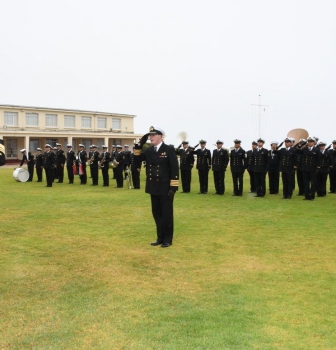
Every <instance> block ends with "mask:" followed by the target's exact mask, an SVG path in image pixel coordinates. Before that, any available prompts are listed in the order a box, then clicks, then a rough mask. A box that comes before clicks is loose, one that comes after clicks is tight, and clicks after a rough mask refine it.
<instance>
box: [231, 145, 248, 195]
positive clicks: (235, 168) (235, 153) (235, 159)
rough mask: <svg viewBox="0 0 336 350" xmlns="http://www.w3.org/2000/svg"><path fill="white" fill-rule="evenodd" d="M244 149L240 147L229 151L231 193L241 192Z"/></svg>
mask: <svg viewBox="0 0 336 350" xmlns="http://www.w3.org/2000/svg"><path fill="white" fill-rule="evenodd" d="M245 161H246V156H245V151H244V150H243V149H242V148H235V149H233V150H231V152H230V168H231V173H232V181H233V195H234V196H241V195H242V194H243V188H244V187H243V177H244V172H245V167H246V165H245Z"/></svg>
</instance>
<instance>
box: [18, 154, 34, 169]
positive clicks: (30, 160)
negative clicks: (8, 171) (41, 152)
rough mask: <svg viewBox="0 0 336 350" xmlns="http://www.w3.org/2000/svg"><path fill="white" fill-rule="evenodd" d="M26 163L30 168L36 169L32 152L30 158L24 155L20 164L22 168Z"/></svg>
mask: <svg viewBox="0 0 336 350" xmlns="http://www.w3.org/2000/svg"><path fill="white" fill-rule="evenodd" d="M24 162H27V166H28V168H34V155H33V154H32V153H31V152H28V156H26V155H25V154H24V155H23V157H22V160H21V163H20V167H21V166H22V165H23V164H24Z"/></svg>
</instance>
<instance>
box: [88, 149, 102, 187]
mask: <svg viewBox="0 0 336 350" xmlns="http://www.w3.org/2000/svg"><path fill="white" fill-rule="evenodd" d="M90 159H91V160H90V169H91V178H92V185H93V186H98V162H99V159H100V157H99V152H98V151H97V150H93V151H92V152H91V158H90Z"/></svg>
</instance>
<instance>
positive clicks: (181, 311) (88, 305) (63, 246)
mask: <svg viewBox="0 0 336 350" xmlns="http://www.w3.org/2000/svg"><path fill="white" fill-rule="evenodd" d="M12 171H13V170H12V169H9V168H2V169H0V193H1V226H0V227H1V228H0V232H1V233H0V238H1V242H0V349H137V350H138V349H239V350H241V349H314V350H315V349H335V348H336V345H335V344H336V332H335V327H336V325H335V323H336V322H335V319H336V311H335V307H334V305H335V303H336V261H335V260H336V248H335V247H336V245H335V243H336V234H335V224H336V219H335V207H336V205H335V203H336V202H335V201H336V195H329V196H327V197H325V198H317V199H316V200H315V201H303V200H302V197H298V196H294V197H293V199H292V200H291V201H289V200H285V201H284V200H282V199H281V197H282V196H281V195H280V194H279V195H277V196H270V195H266V197H265V198H255V197H253V196H251V195H250V194H248V193H247V191H248V174H245V194H244V196H243V197H231V193H232V183H231V176H230V173H229V172H227V174H226V176H227V178H226V194H225V195H224V196H213V195H212V194H208V195H198V194H197V192H198V178H197V174H196V171H195V172H194V173H193V184H192V193H190V194H179V193H178V194H177V195H176V196H175V236H174V244H173V246H172V247H170V248H167V249H162V248H160V247H152V246H150V245H149V243H150V242H151V241H153V240H154V239H155V238H156V237H155V226H154V221H153V218H152V215H151V211H150V198H149V195H147V194H145V193H144V184H143V181H142V184H141V185H142V189H141V190H140V191H135V190H128V189H126V188H124V189H115V188H114V186H115V183H114V180H111V182H112V186H110V187H109V188H103V187H91V186H89V185H87V186H80V185H79V183H78V179H77V178H76V183H75V184H74V185H73V186H71V185H67V184H66V183H64V184H54V186H53V188H45V187H44V185H43V184H40V183H36V182H33V183H18V182H15V181H14V179H13V178H12ZM143 178H144V175H143V174H142V180H143ZM209 179H210V181H209V183H210V188H209V191H210V193H214V189H213V178H212V173H210V176H209ZM35 180H36V179H35ZM89 182H90V180H89ZM100 182H101V179H100Z"/></svg>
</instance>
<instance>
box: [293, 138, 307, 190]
mask: <svg viewBox="0 0 336 350" xmlns="http://www.w3.org/2000/svg"><path fill="white" fill-rule="evenodd" d="M304 143H307V140H306V139H300V140H299V144H304ZM303 158H304V157H303V154H302V153H297V152H296V161H295V165H296V179H297V184H298V188H299V191H298V196H304V176H303V171H304V169H303V168H304V164H303Z"/></svg>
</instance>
